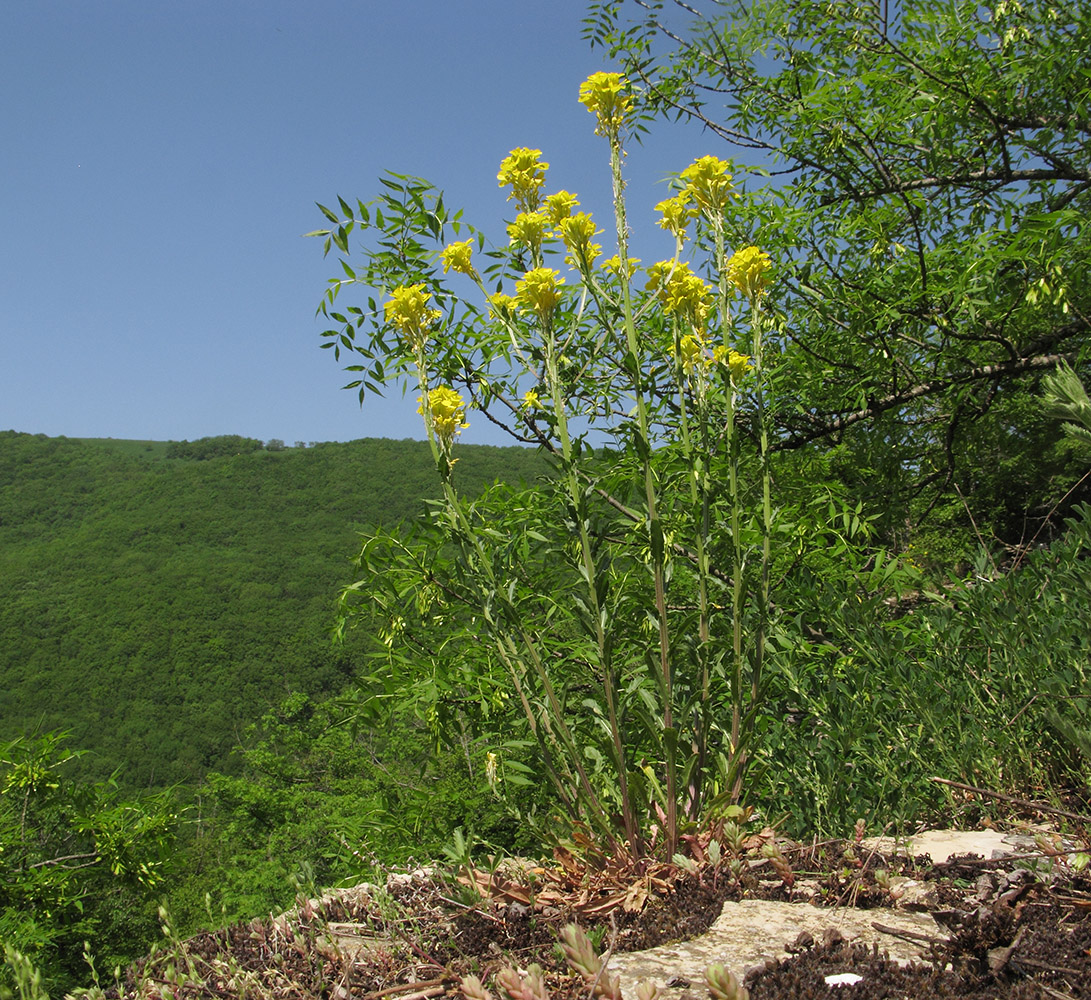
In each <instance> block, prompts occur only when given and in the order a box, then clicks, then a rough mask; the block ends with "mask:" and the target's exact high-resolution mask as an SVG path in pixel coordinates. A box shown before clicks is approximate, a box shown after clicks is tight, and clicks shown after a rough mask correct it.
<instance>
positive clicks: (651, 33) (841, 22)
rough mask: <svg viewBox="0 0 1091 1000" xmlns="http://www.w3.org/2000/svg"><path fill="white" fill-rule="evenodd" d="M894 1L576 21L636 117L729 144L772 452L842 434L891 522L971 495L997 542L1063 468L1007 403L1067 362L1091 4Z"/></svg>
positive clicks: (1068, 467) (1088, 313) (655, 8)
mask: <svg viewBox="0 0 1091 1000" xmlns="http://www.w3.org/2000/svg"><path fill="white" fill-rule="evenodd" d="M889 11H890V17H889V18H887V17H885V16H880V14H879V7H878V5H876V4H873V3H862V2H856V3H840V2H823V3H793V2H789V0H717V2H712V0H706V2H700V0H699V2H697V3H694V4H682V3H674V4H669V3H665V2H663V0H596V2H594V3H592V4H591V6H590V12H589V16H588V18H587V21H586V35H587V37H588V38H589V39H590V41H591V42H592V43H593V44H595V45H601V46H605V47H606V48H607V49H608V50H609V52H610V53H611V55H612V56H614V57H615V58H616V59H618V60H619V61H620V63H621V66H622V67H623V69H624V71H625V72H626V73H627V74H628V75H629V76H630V77H631V78H632V79H634V80H640V81H642V83H643V85H644V99H645V100H646V102H647V104H646V107H647V111H648V113H649V114H654V115H663V116H670V117H677V118H681V119H683V120H687V121H690V122H693V123H694V124H695V125H699V126H701V127H703V128H704V129H705V130H706V133H707V134H708V135H709V136H710V140H712V139H713V138H715V139H716V140H720V141H721V142H722V143H724V144H726V145H727V146H730V147H734V148H735V149H736V150H739V156H740V157H741V158H742V159H744V160H745V161H746V162H748V164H749V166H748V168H747V169H748V172H749V173H750V174H751V176H752V178H753V180H752V182H751V183H750V184H748V185H747V187H746V190H745V192H744V193H743V194H742V197H741V198H740V199H739V200H738V201H737V202H736V203H735V210H734V212H732V213H730V214H729V216H728V226H729V239H730V240H731V241H732V242H739V241H752V242H754V243H757V244H759V245H760V246H762V247H763V248H765V249H767V250H768V251H769V252H770V254H771V255H772V256H773V258H774V259H775V260H776V261H777V262H778V265H779V269H778V275H777V280H778V284H779V287H780V288H781V289H782V290H783V295H781V296H779V297H778V300H777V306H778V308H779V309H780V310H781V316H780V320H779V323H778V327H779V345H780V348H781V351H782V360H781V364H780V366H779V367H780V369H781V370H782V371H783V372H784V373H785V376H786V380H787V381H786V382H785V384H784V385H783V386H782V389H781V391H780V393H779V394H778V398H779V399H780V404H779V405H778V407H777V409H776V413H775V420H776V423H777V425H778V433H777V436H776V441H775V443H774V448H776V449H804V448H806V447H807V446H808V445H810V444H811V443H812V442H813V443H815V444H817V445H820V446H822V447H830V446H834V447H837V448H839V449H840V452H841V457H840V460H839V462H838V467H837V471H838V473H839V474H847V475H848V476H850V477H853V476H855V478H856V479H857V480H858V481H859V482H860V483H861V486H864V485H865V484H870V486H871V491H872V494H873V495H876V494H877V495H878V497H879V498H881V500H882V504H883V507H884V508H885V509H886V511H887V515H888V516H887V525H886V526H887V530H888V531H889V532H891V533H899V532H901V533H902V537H903V539H904V531H905V528H906V525H907V522H909V524H913V523H916V522H918V521H920V520H921V519H922V518H923V517H924V516H925V515H926V513H927V512H928V511H930V510H932V509H933V508H936V509H937V510H943V509H944V507H945V506H946V507H950V506H951V505H952V504H953V505H955V506H957V507H958V508H962V506H963V505H964V502H966V503H969V504H970V505H971V509H976V512H977V514H978V516H979V518H982V515H984V517H983V518H982V523H983V524H984V525H990V524H991V525H995V529H996V531H997V532H998V533H999V534H1001V535H1002V536H1003V537H1004V538H1005V540H1007V541H1018V540H1019V537H1020V535H1021V534H1022V533H1023V531H1024V526H1023V522H1024V519H1025V517H1026V515H1027V513H1028V511H1030V512H1032V513H1034V514H1036V515H1038V516H1041V515H1042V514H1043V513H1044V510H1045V509H1048V506H1051V499H1052V498H1054V497H1056V496H1057V495H1059V494H1060V493H1063V492H1064V488H1065V487H1066V486H1067V485H1069V484H1071V483H1072V482H1073V481H1074V480H1075V479H1076V478H1077V477H1078V475H1079V473H1080V471H1082V470H1079V469H1078V466H1076V465H1073V463H1072V460H1071V455H1070V453H1069V452H1067V451H1065V450H1063V449H1058V448H1057V447H1056V444H1055V436H1054V440H1051V438H1050V437H1049V436H1048V428H1047V427H1046V425H1045V424H1044V423H1043V422H1042V421H1041V420H1031V421H1029V422H1028V421H1027V420H1024V419H1023V417H1024V416H1026V415H1027V414H1029V413H1030V412H1031V411H1033V409H1034V407H1033V403H1032V402H1028V401H1029V400H1032V397H1033V395H1034V393H1035V390H1036V384H1035V383H1036V379H1037V378H1038V376H1039V375H1040V374H1041V373H1044V372H1047V371H1049V370H1051V369H1053V368H1054V367H1055V366H1056V365H1057V363H1058V362H1059V361H1061V360H1067V361H1069V362H1071V363H1072V364H1073V365H1074V366H1075V367H1076V368H1077V370H1078V371H1080V372H1081V373H1084V374H1086V373H1087V371H1088V365H1089V360H1088V357H1089V356H1088V341H1089V338H1088V334H1089V332H1091V278H1089V275H1091V267H1089V266H1088V263H1089V258H1091V233H1089V227H1088V225H1087V221H1086V220H1087V219H1088V218H1089V217H1091V87H1089V82H1088V76H1087V72H1086V53H1087V52H1088V51H1089V49H1091V10H1089V8H1088V7H1087V5H1086V4H1080V3H1053V2H1049V3H1047V2H1044V0H1043V2H1038V0H1025V2H1020V0H997V2H994V3H989V4H980V3H976V2H971V0H945V2H938V3H937V2H932V0H904V2H901V3H898V4H892V5H889ZM997 454H999V455H1001V456H1003V459H1004V460H1003V462H1002V464H1001V468H999V469H997V468H995V467H992V468H991V467H990V466H991V465H992V456H993V455H997ZM1013 471H1016V472H1017V477H1016V486H1015V488H1014V490H1013V491H1011V492H1012V493H1013V494H1014V495H1013V496H1011V497H1010V498H1009V499H1007V500H1006V501H1005V502H1003V503H998V502H997V500H996V498H997V497H998V496H1000V495H1002V494H1004V493H1005V491H1006V490H1007V489H1008V487H1009V486H1010V485H1011V479H1010V476H1011V473H1012V472H1013ZM1052 478H1056V479H1057V480H1058V482H1057V483H1053V482H1051V479H1052ZM956 490H957V492H956ZM959 492H960V493H961V494H962V497H963V498H965V501H964V500H963V499H960V498H959V497H958V493H959ZM1082 496H1083V497H1084V498H1086V497H1087V496H1088V493H1087V490H1086V489H1084V490H1083V492H1082ZM978 498H980V500H979V499H978ZM1078 499H1079V495H1077V496H1073V497H1071V498H1070V500H1069V503H1070V504H1071V503H1074V502H1076V501H1077V500H1078ZM936 505H938V507H937V506H936ZM1066 509H1070V507H1066ZM962 521H963V523H964V522H965V517H963V518H962Z"/></svg>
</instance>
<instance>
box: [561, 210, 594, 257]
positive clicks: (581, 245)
mask: <svg viewBox="0 0 1091 1000" xmlns="http://www.w3.org/2000/svg"><path fill="white" fill-rule="evenodd" d="M557 229H558V230H559V231H560V234H561V239H562V240H564V245H565V246H566V247H568V249H569V254H568V256H567V257H566V258H565V259H566V260H567V261H568V263H570V264H571V265H572V266H573V267H583V266H586V267H590V266H591V265H592V264H593V263H594V262H595V259H596V258H597V257H599V256H600V255H601V254H602V247H601V246H599V244H597V243H592V242H591V237H592V236H595V235H597V234H598V233H601V232H602V230H601V229H596V228H595V223H594V220H593V219H592V218H591V216H590V215H588V214H587V213H586V212H579V213H577V214H576V215H573V216H570V217H569V218H567V219H562V220H561V221H560V224H559V225H558V226H557Z"/></svg>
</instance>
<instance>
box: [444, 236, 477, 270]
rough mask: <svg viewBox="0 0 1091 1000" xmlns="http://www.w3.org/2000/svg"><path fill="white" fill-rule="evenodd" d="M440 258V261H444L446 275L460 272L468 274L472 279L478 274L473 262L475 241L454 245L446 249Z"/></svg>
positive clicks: (464, 241) (465, 241)
mask: <svg viewBox="0 0 1091 1000" xmlns="http://www.w3.org/2000/svg"><path fill="white" fill-rule="evenodd" d="M439 256H440V260H442V261H443V273H444V274H446V273H447V272H448V271H458V273H459V274H466V275H469V276H470V277H471V278H473V277H474V276H475V275H476V274H477V272H476V271H475V270H474V266H473V262H472V261H471V258H472V257H473V240H463V241H462V242H461V243H452V244H450V245H449V246H447V247H445V248H444V249H443V252H442V253H441V254H440V255H439Z"/></svg>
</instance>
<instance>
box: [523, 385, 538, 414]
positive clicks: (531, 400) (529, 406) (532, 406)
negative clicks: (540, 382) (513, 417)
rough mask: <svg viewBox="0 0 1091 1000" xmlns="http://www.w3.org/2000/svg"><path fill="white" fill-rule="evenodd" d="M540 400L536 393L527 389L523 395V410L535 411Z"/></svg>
mask: <svg viewBox="0 0 1091 1000" xmlns="http://www.w3.org/2000/svg"><path fill="white" fill-rule="evenodd" d="M540 402H541V400H540V399H539V398H538V393H537V392H535V391H534V390H533V389H528V390H527V391H526V392H524V393H523V409H524V410H536V409H538V406H539V404H540Z"/></svg>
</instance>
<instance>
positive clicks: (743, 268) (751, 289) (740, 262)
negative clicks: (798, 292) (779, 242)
mask: <svg viewBox="0 0 1091 1000" xmlns="http://www.w3.org/2000/svg"><path fill="white" fill-rule="evenodd" d="M772 266H773V262H772V261H771V260H770V259H769V254H767V253H765V252H764V251H763V250H759V249H758V248H757V247H746V248H744V249H742V250H737V251H736V252H735V253H734V254H733V255H732V256H731V259H730V260H729V261H728V262H727V277H728V280H729V281H730V282H731V283H732V284H733V285H734V286H735V287H736V288H737V289H738V290H739V291H740V292H742V293H743V295H745V296H746V297H747V298H749V299H750V300H751V301H754V300H756V299H758V298H760V297H761V295H762V293H763V292H764V291H765V286H766V284H767V283H768V282H767V279H766V277H765V272H766V271H768V270H769V268H770V267H772Z"/></svg>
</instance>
